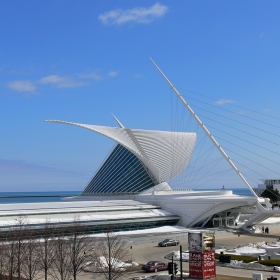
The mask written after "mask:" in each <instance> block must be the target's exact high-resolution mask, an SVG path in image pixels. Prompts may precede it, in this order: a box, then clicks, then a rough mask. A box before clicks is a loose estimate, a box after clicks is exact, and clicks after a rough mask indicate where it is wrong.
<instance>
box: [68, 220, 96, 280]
mask: <svg viewBox="0 0 280 280" xmlns="http://www.w3.org/2000/svg"><path fill="white" fill-rule="evenodd" d="M69 231H70V236H69V238H68V244H69V253H70V254H69V256H70V267H69V269H70V271H71V275H72V277H73V279H74V280H76V279H77V275H78V274H79V273H81V272H82V268H83V266H84V265H85V263H86V262H87V261H89V260H92V257H93V249H94V248H93V242H92V239H91V238H90V237H89V236H88V235H86V234H85V232H84V231H83V230H82V226H81V223H80V220H79V218H75V219H74V221H73V224H72V225H71V226H70V228H69Z"/></svg>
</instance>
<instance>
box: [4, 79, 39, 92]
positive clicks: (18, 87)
mask: <svg viewBox="0 0 280 280" xmlns="http://www.w3.org/2000/svg"><path fill="white" fill-rule="evenodd" d="M8 87H9V88H11V89H13V90H15V91H18V92H35V90H36V86H35V85H34V84H33V83H32V82H30V81H13V82H10V83H8Z"/></svg>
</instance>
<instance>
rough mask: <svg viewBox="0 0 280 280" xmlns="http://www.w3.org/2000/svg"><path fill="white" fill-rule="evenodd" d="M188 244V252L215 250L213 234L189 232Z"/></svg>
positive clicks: (210, 232) (208, 232) (209, 232)
mask: <svg viewBox="0 0 280 280" xmlns="http://www.w3.org/2000/svg"><path fill="white" fill-rule="evenodd" d="M188 244H189V251H190V252H205V251H212V250H214V249H215V232H212V231H207V232H206V231H205V232H202V231H201V232H189V235H188Z"/></svg>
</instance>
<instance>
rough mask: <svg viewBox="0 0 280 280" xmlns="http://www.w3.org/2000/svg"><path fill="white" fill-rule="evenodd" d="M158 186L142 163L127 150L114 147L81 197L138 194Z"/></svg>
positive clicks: (119, 146)
mask: <svg viewBox="0 0 280 280" xmlns="http://www.w3.org/2000/svg"><path fill="white" fill-rule="evenodd" d="M156 184H158V182H155V180H154V179H153V178H152V176H151V174H149V172H148V170H147V169H146V168H145V167H144V165H143V164H142V162H141V161H140V160H139V159H138V158H137V157H136V156H135V155H134V154H132V153H131V152H130V151H129V150H127V149H126V148H124V147H123V146H121V145H120V144H118V145H116V147H115V148H114V149H113V151H112V152H111V154H110V155H109V156H108V158H107V159H106V161H105V162H104V164H103V165H102V166H101V167H100V169H99V170H98V171H97V173H96V174H95V176H94V177H93V178H92V179H91V181H90V182H89V184H88V185H87V187H86V188H85V190H84V191H83V193H82V195H87V194H94V193H95V194H101V193H102V194H104V193H108V194H109V193H140V192H142V191H145V190H147V189H149V188H151V187H153V186H155V185H156Z"/></svg>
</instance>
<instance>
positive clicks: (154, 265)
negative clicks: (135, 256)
mask: <svg viewBox="0 0 280 280" xmlns="http://www.w3.org/2000/svg"><path fill="white" fill-rule="evenodd" d="M167 269H168V264H167V263H163V262H161V261H150V262H148V263H147V264H143V265H142V270H146V271H147V272H150V271H154V272H158V271H160V270H167Z"/></svg>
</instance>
